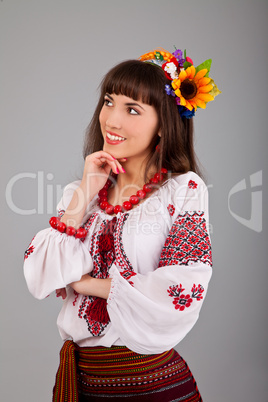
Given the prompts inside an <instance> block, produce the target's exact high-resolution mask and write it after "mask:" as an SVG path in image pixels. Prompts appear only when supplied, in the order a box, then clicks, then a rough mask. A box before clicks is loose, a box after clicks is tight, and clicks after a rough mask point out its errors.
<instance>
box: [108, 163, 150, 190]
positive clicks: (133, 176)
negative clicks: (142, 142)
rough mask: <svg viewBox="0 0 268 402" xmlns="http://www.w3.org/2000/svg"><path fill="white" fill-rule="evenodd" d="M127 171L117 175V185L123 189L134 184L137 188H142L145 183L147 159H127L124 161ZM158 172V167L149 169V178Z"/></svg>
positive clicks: (123, 164)
mask: <svg viewBox="0 0 268 402" xmlns="http://www.w3.org/2000/svg"><path fill="white" fill-rule="evenodd" d="M122 166H123V168H124V169H125V171H126V172H125V173H121V174H119V175H118V176H117V183H116V186H117V187H118V188H119V189H120V190H121V189H122V188H124V187H130V186H133V187H135V188H137V189H139V188H142V187H143V185H144V184H145V180H144V174H145V167H146V160H143V161H139V162H137V161H135V162H134V161H131V160H127V161H126V162H123V163H122ZM155 173H156V168H155V167H153V168H152V169H150V171H149V178H151V177H153V175H154V174H155Z"/></svg>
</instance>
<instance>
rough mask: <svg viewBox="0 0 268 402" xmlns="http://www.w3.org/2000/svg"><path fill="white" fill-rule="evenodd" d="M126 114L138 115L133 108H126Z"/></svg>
mask: <svg viewBox="0 0 268 402" xmlns="http://www.w3.org/2000/svg"><path fill="white" fill-rule="evenodd" d="M128 113H129V114H133V115H139V112H138V111H137V110H136V109H133V107H129V108H128Z"/></svg>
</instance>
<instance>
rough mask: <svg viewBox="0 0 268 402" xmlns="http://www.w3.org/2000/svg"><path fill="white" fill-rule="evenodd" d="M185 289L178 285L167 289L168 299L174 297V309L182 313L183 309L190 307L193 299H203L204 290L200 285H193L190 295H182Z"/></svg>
mask: <svg viewBox="0 0 268 402" xmlns="http://www.w3.org/2000/svg"><path fill="white" fill-rule="evenodd" d="M184 290H185V289H184V288H183V287H182V284H181V283H180V285H172V286H170V287H169V288H168V290H167V292H168V294H169V296H170V297H174V300H173V302H172V303H173V304H174V305H175V309H176V310H179V311H183V310H184V309H185V308H188V307H190V306H191V304H192V302H193V300H194V299H196V300H197V301H200V300H201V299H203V294H202V293H203V292H204V288H203V286H202V285H200V284H199V285H197V286H196V285H195V284H193V287H192V289H191V292H192V294H191V295H190V294H184V293H182V292H183V291H184Z"/></svg>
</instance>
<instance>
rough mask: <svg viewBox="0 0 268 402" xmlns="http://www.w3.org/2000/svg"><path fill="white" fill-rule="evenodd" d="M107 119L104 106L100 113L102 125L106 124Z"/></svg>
mask: <svg viewBox="0 0 268 402" xmlns="http://www.w3.org/2000/svg"><path fill="white" fill-rule="evenodd" d="M105 121H106V113H105V111H104V109H103V108H102V109H101V111H100V114H99V122H100V125H101V126H103V124H105Z"/></svg>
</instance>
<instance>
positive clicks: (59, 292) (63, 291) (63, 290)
mask: <svg viewBox="0 0 268 402" xmlns="http://www.w3.org/2000/svg"><path fill="white" fill-rule="evenodd" d="M56 296H57V297H62V299H63V300H64V299H66V297H67V292H66V288H61V289H56Z"/></svg>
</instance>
